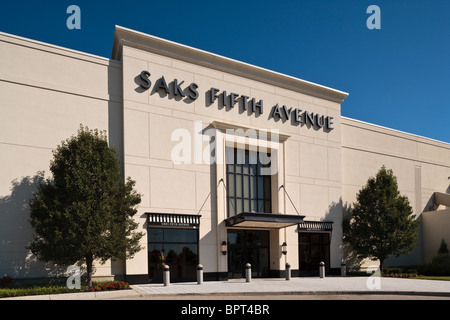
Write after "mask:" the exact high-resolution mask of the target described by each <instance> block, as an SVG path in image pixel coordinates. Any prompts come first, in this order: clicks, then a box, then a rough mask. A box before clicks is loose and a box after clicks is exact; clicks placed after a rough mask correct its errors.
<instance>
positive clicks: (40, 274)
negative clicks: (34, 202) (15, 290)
mask: <svg viewBox="0 0 450 320" xmlns="http://www.w3.org/2000/svg"><path fill="white" fill-rule="evenodd" d="M44 180H45V179H44V171H38V172H37V173H36V174H35V175H34V176H32V177H30V176H27V177H22V178H21V180H19V179H14V180H13V181H12V182H11V185H12V186H11V189H10V190H11V194H10V195H7V196H4V197H0V277H3V276H4V275H8V276H10V277H11V278H13V279H15V280H16V281H15V283H14V284H15V285H17V280H18V279H20V278H34V279H37V278H44V277H46V278H48V277H50V278H54V277H58V276H61V275H62V274H63V273H64V271H65V270H62V269H58V268H55V267H54V266H53V265H51V264H46V263H43V262H40V261H38V260H37V258H36V256H34V255H33V254H32V253H31V252H30V250H28V249H27V248H26V247H27V246H28V244H29V243H30V242H31V241H32V240H33V234H34V231H33V228H32V227H31V224H30V222H29V219H30V213H29V207H28V201H29V199H31V198H32V196H33V193H34V192H35V191H36V190H37V187H38V185H39V184H40V183H42V182H44ZM19 281H20V280H19Z"/></svg>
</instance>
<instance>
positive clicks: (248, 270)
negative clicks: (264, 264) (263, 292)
mask: <svg viewBox="0 0 450 320" xmlns="http://www.w3.org/2000/svg"><path fill="white" fill-rule="evenodd" d="M251 280H252V265H251V264H250V263H247V264H246V265H245V282H250V281H251Z"/></svg>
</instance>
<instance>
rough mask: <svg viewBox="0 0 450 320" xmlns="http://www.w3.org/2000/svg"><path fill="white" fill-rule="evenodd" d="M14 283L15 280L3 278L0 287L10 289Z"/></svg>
mask: <svg viewBox="0 0 450 320" xmlns="http://www.w3.org/2000/svg"><path fill="white" fill-rule="evenodd" d="M13 281H14V280H13V279H12V278H11V277H8V276H3V278H1V279H0V287H5V288H9V287H10V286H11V283H12V282H13Z"/></svg>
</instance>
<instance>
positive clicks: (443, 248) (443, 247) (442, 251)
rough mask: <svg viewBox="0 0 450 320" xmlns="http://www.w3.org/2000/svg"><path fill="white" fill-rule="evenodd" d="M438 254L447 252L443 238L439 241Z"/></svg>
mask: <svg viewBox="0 0 450 320" xmlns="http://www.w3.org/2000/svg"><path fill="white" fill-rule="evenodd" d="M438 254H448V247H447V243H445V240H444V239H442V241H441V245H440V246H439V250H438Z"/></svg>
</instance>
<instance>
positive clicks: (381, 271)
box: [379, 259, 384, 276]
mask: <svg viewBox="0 0 450 320" xmlns="http://www.w3.org/2000/svg"><path fill="white" fill-rule="evenodd" d="M379 260H380V276H382V275H383V263H384V259H379Z"/></svg>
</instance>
